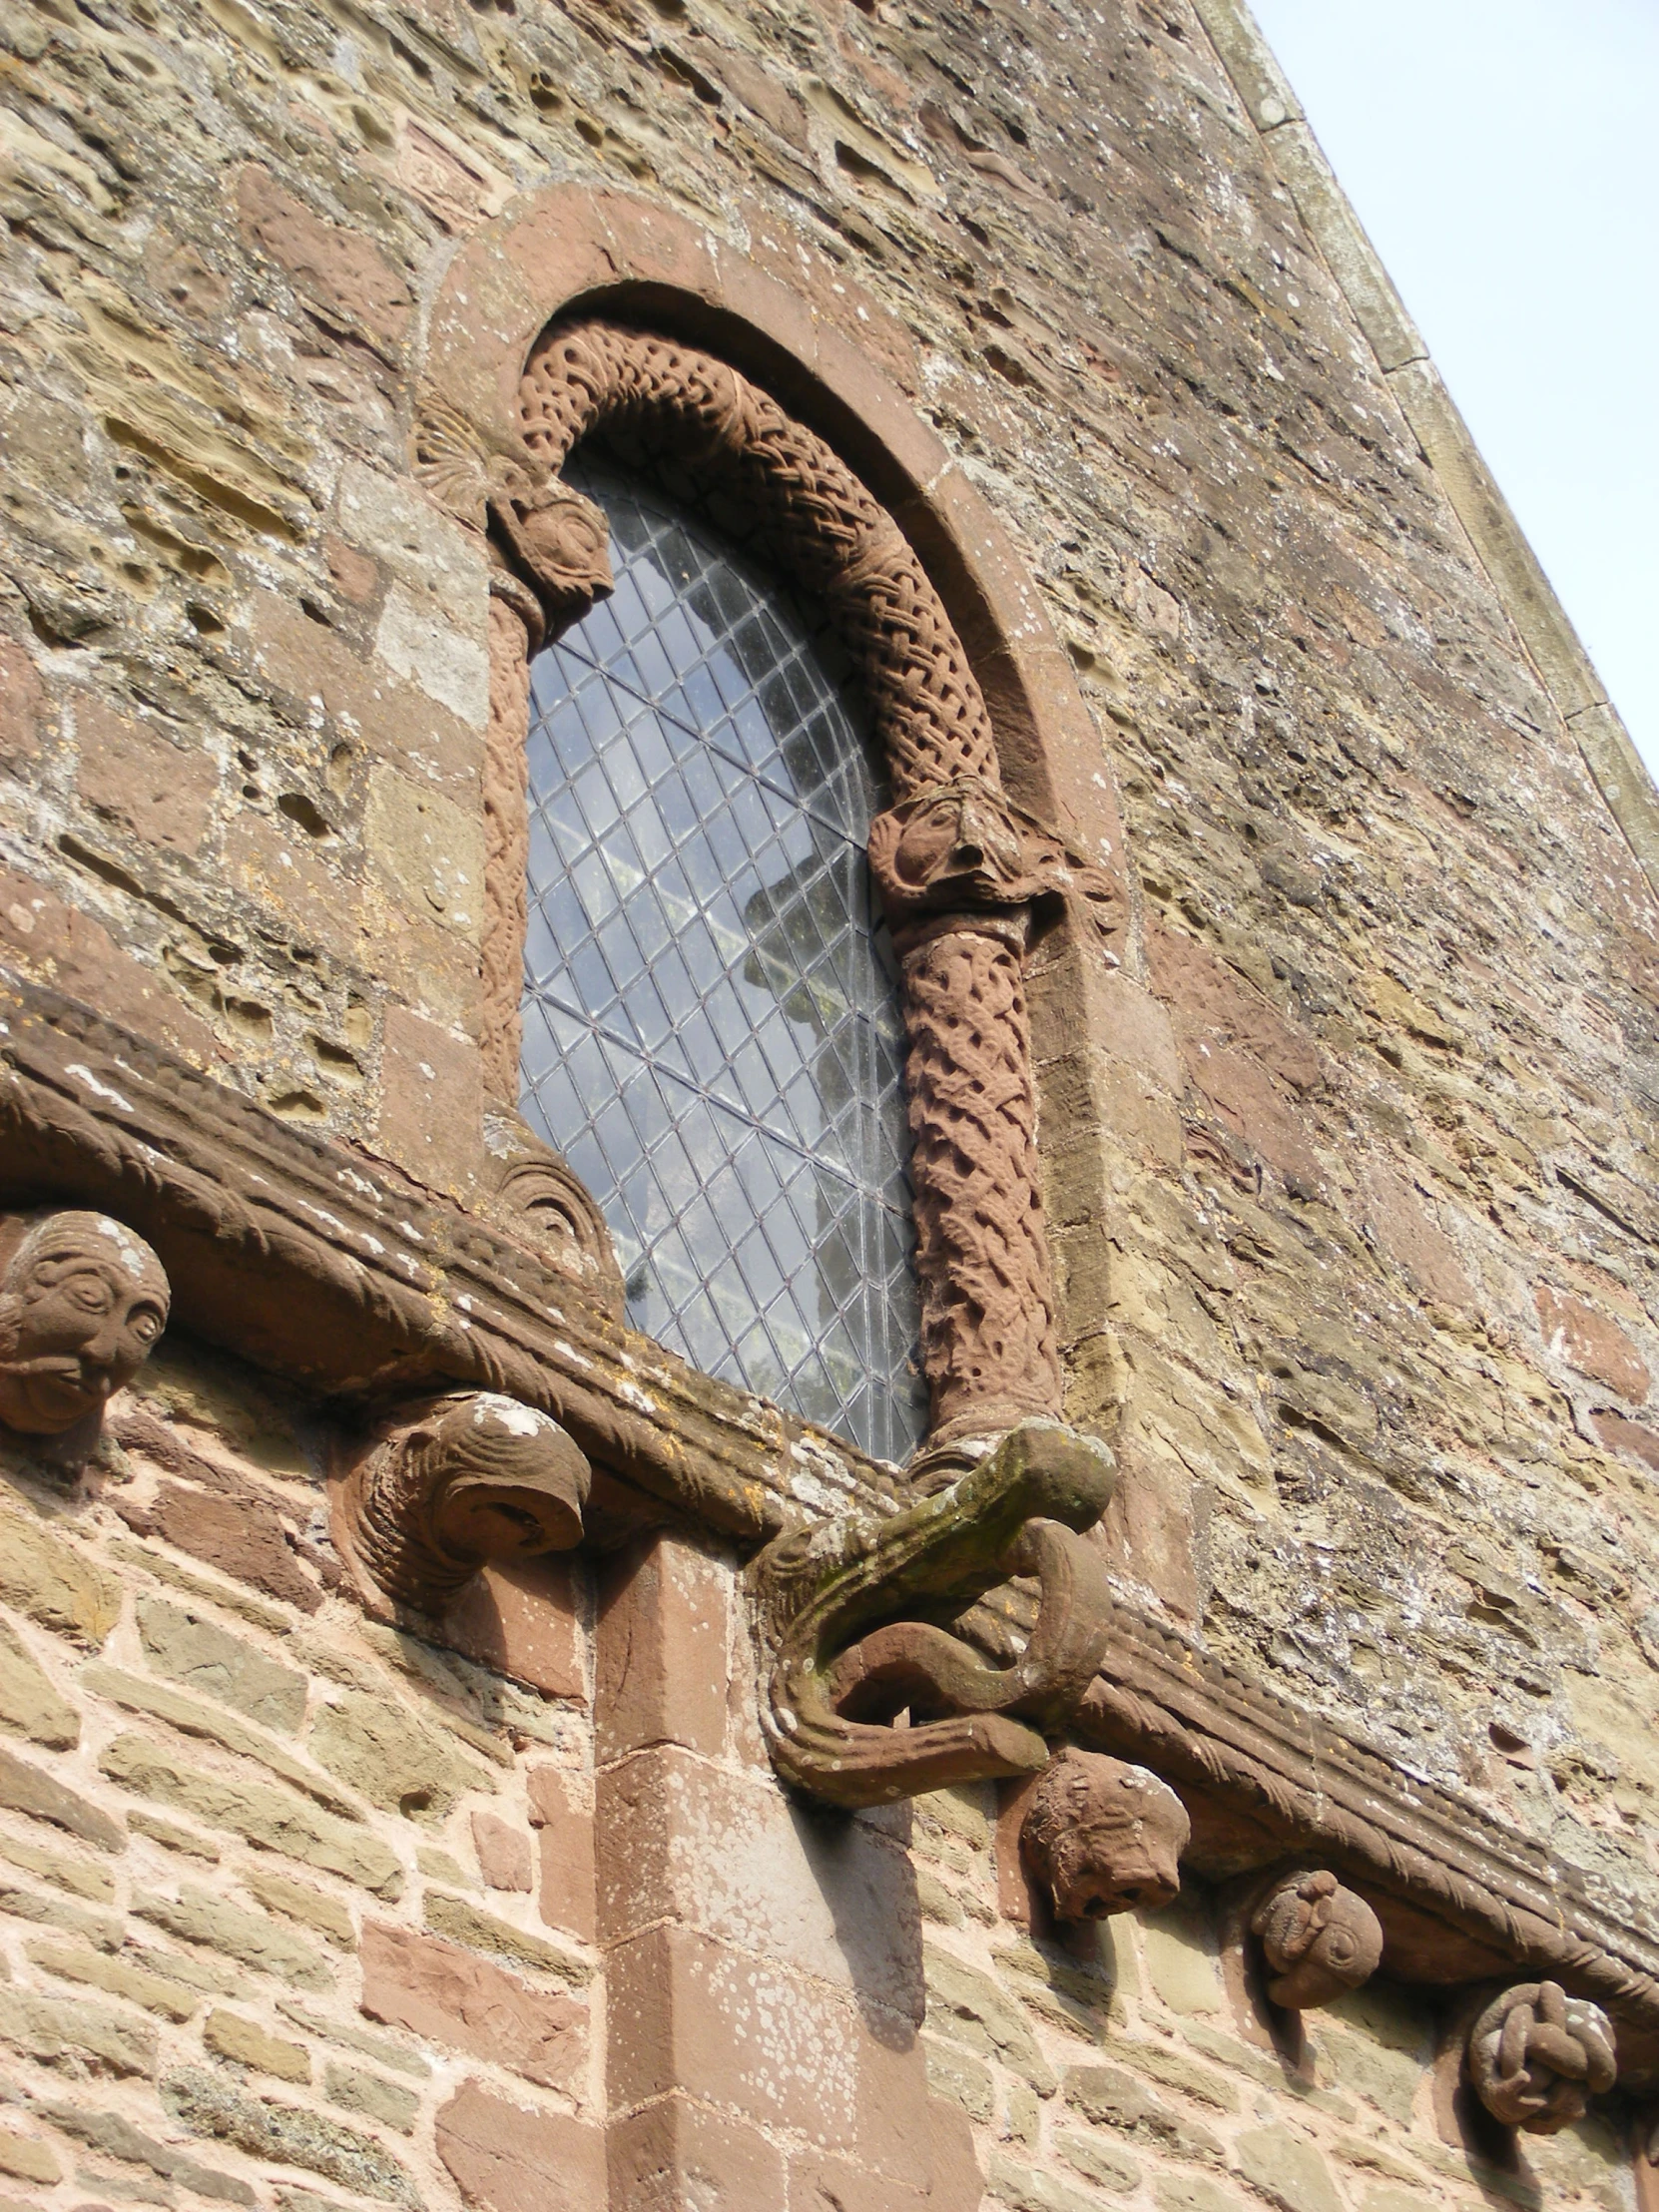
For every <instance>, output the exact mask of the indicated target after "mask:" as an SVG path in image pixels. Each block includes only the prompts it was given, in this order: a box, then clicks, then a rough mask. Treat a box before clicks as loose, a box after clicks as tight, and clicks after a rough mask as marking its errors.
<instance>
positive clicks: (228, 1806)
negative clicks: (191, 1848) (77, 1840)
mask: <svg viewBox="0 0 1659 2212" xmlns="http://www.w3.org/2000/svg"><path fill="white" fill-rule="evenodd" d="M98 1764H99V1766H100V1767H101V1768H102V1770H103V1772H104V1773H105V1774H107V1775H108V1776H109V1778H110V1780H111V1781H112V1782H116V1783H119V1784H120V1785H121V1787H122V1788H123V1789H124V1790H131V1791H132V1792H133V1793H134V1794H135V1795H136V1796H139V1797H148V1798H151V1799H154V1800H155V1801H156V1802H158V1803H160V1804H163V1805H169V1806H172V1807H173V1808H174V1809H175V1810H177V1811H179V1812H182V1813H190V1814H192V1815H193V1816H194V1817H195V1818H196V1819H198V1820H200V1821H203V1822H205V1823H206V1824H207V1825H208V1826H209V1827H210V1828H223V1829H229V1830H231V1831H232V1832H233V1833H234V1834H237V1835H240V1836H243V1837H246V1838H247V1840H248V1842H249V1843H251V1844H258V1845H261V1846H262V1847H263V1848H264V1849H265V1850H267V1851H277V1852H280V1853H281V1854H282V1856H283V1857H284V1858H287V1859H297V1860H299V1861H300V1862H301V1863H302V1864H304V1865H307V1866H312V1867H319V1868H321V1869H322V1870H323V1872H324V1873H327V1874H337V1875H341V1876H343V1877H344V1879H345V1880H346V1881H347V1882H355V1883H358V1884H360V1885H361V1886H362V1888H364V1889H365V1890H372V1891H374V1892H375V1893H376V1895H377V1896H380V1897H395V1896H396V1895H397V1893H398V1891H399V1890H400V1889H401V1887H402V1882H403V1870H402V1866H401V1864H400V1862H399V1860H398V1859H397V1856H396V1854H395V1853H394V1852H392V1851H390V1850H388V1849H387V1847H386V1846H385V1845H384V1844H383V1843H381V1842H380V1840H379V1838H378V1837H376V1836H370V1835H367V1834H365V1833H364V1831H363V1830H362V1829H360V1828H357V1829H353V1828H352V1827H351V1826H349V1825H348V1824H347V1823H346V1822H344V1821H340V1820H334V1819H332V1818H331V1817H330V1816H329V1815H328V1814H326V1813H320V1812H316V1813H313V1812H312V1811H311V1810H310V1808H309V1807H308V1806H305V1805H302V1804H301V1803H300V1802H299V1801H298V1800H297V1799H296V1798H291V1797H289V1796H288V1795H287V1794H286V1793H285V1792H283V1791H279V1790H272V1789H266V1788H263V1787H262V1786H260V1785H259V1784H257V1783H249V1784H243V1785H237V1784H232V1783H228V1782H224V1781H221V1780H220V1779H219V1777H218V1776H216V1775H206V1774H199V1773H197V1772H196V1771H195V1770H194V1769H193V1768H191V1767H189V1766H186V1765H185V1764H184V1763H183V1762H182V1761H180V1760H178V1759H176V1758H175V1757H174V1756H173V1755H172V1754H171V1753H170V1752H166V1751H163V1750H162V1748H161V1747H160V1745H158V1744H153V1743H151V1742H150V1741H149V1739H148V1738H147V1737H143V1736H118V1737H117V1738H116V1740H115V1742H114V1743H113V1744H110V1745H109V1746H108V1747H107V1748H106V1749H105V1751H104V1752H103V1753H102V1754H101V1755H100V1758H99V1762H98ZM0 1775H3V1767H0ZM110 1825H111V1826H112V1827H113V1825H114V1824H113V1823H111V1824H110ZM93 1840H94V1841H96V1839H93ZM108 1848H110V1849H115V1848H117V1847H115V1846H113V1845H112V1846H110V1847H108Z"/></svg>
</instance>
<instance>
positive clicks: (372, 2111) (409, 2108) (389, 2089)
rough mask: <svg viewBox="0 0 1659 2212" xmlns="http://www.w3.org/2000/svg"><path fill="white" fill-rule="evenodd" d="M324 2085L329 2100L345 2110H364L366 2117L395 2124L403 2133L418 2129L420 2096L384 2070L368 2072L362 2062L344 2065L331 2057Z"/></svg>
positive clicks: (391, 2124)
mask: <svg viewBox="0 0 1659 2212" xmlns="http://www.w3.org/2000/svg"><path fill="white" fill-rule="evenodd" d="M323 2088H324V2089H325V2091H326V2092H327V2097H328V2101H329V2103H330V2104H337V2105H338V2106H339V2108H340V2110H341V2111H342V2112H360V2113H361V2114H362V2116H363V2118H364V2119H366V2120H378V2121H380V2122H381V2124H382V2125H383V2126H385V2127H394V2128H396V2130H397V2132H398V2133H399V2134H400V2135H408V2134H410V2133H412V2131H413V2129H414V2123H415V2118H416V2116H417V2114H418V2113H419V2111H420V2099H419V2097H418V2096H416V2094H415V2092H414V2091H413V2090H412V2089H406V2088H404V2087H403V2086H402V2084H401V2083H400V2082H396V2081H387V2080H386V2079H385V2078H384V2076H383V2075H380V2074H371V2073H365V2072H364V2071H363V2069H362V2068H361V2067H360V2066H342V2065H340V2064H339V2063H338V2062H337V2061H330V2063H329V2065H328V2068H327V2070H326V2072H325V2073H324V2075H323Z"/></svg>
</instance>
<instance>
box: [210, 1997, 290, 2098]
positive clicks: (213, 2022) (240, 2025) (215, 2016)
mask: <svg viewBox="0 0 1659 2212" xmlns="http://www.w3.org/2000/svg"><path fill="white" fill-rule="evenodd" d="M202 2040H203V2042H204V2043H206V2044H207V2046H208V2048H209V2050H214V2051H218V2053H219V2055H220V2056H221V2057H222V2058H234V2059H235V2060H236V2061H237V2063H238V2064H239V2065H243V2066H251V2067H252V2068H253V2069H254V2071H255V2072H256V2073H265V2074H273V2075H275V2076H276V2078H277V2080H278V2081H309V2080H310V2078H311V2060H310V2053H309V2052H308V2051H307V2050H306V2048H305V2046H304V2044H303V2043H290V2042H287V2041H285V2040H284V2039H283V2038H282V2037H281V2036H279V2035H270V2034H268V2033H267V2032H266V2030H265V2029H264V2028H263V2027H261V2025H260V2024H259V2022H258V2021H257V2020H247V2019H244V2018H243V2016H242V2014H241V2013H240V2012H210V2013H209V2014H208V2017H207V2020H206V2022H205V2024H204V2026H203V2029H202Z"/></svg>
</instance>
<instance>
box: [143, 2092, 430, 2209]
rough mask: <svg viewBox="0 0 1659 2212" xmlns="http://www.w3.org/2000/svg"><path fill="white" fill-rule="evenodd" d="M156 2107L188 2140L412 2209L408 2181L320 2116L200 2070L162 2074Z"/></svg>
mask: <svg viewBox="0 0 1659 2212" xmlns="http://www.w3.org/2000/svg"><path fill="white" fill-rule="evenodd" d="M162 2102H163V2104H164V2105H165V2106H166V2107H167V2109H168V2111H170V2112H171V2113H172V2114H173V2116H174V2118H175V2119H176V2120H178V2121H180V2122H181V2123H182V2124H183V2125H184V2126H185V2127H188V2128H190V2129H191V2130H192V2131H193V2132H194V2133H195V2134H198V2135H213V2136H217V2137H218V2138H219V2139H220V2140H221V2141H223V2142H227V2143H233V2144H235V2146H236V2147H237V2149H238V2150H243V2151H246V2152H247V2153H248V2155H249V2157H250V2158H270V2159H274V2160H276V2162H277V2164H278V2165H282V2166H303V2167H304V2168H305V2169H306V2171H307V2172H309V2173H317V2174H322V2175H323V2176H324V2177H325V2178H326V2179H327V2180H329V2181H334V2182H338V2184H339V2185H340V2187H341V2188H342V2189H349V2190H354V2191H356V2192H358V2193H359V2194H360V2195H362V2196H365V2197H372V2198H374V2199H375V2201H376V2202H377V2203H380V2204H400V2205H408V2206H410V2207H415V2206H418V2205H419V2202H420V2197H419V2193H418V2192H417V2190H416V2188H415V2185H414V2183H413V2181H412V2180H411V2179H410V2177H409V2174H408V2173H407V2171H406V2170H405V2169H404V2167H402V2166H401V2165H399V2163H398V2162H397V2160H396V2159H395V2158H393V2157H392V2155H391V2154H390V2152H389V2151H387V2150H385V2149H383V2148H382V2146H381V2145H380V2144H379V2143H377V2142H375V2140H374V2138H373V2137H372V2136H370V2135H359V2134H357V2133H356V2132H355V2130H354V2129H351V2128H347V2127H341V2126H340V2125H339V2124H338V2123H337V2121H334V2120H329V2119H325V2118H323V2116H322V2115H321V2114H320V2113H317V2112H306V2111H302V2110H300V2109H299V2108H298V2107H297V2106H295V2105H291V2104H278V2103H277V2101H276V2100H275V2099H274V2098H271V2097H258V2096H249V2095H247V2094H245V2093H244V2092H243V2091H242V2090H240V2089H237V2088H235V2087H234V2086H233V2085H232V2084H231V2083H230V2082H229V2081H227V2080H226V2079H225V2078H224V2077H223V2075H219V2074H214V2073H210V2072H208V2071H207V2070H206V2068H204V2067H200V2066H186V2067H184V2068H182V2069H181V2070H180V2071H179V2072H178V2073H175V2074H171V2075H169V2076H168V2078H167V2079H166V2080H165V2081H164V2082H163V2083H162Z"/></svg>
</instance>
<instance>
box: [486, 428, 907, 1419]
mask: <svg viewBox="0 0 1659 2212" xmlns="http://www.w3.org/2000/svg"><path fill="white" fill-rule="evenodd" d="M566 473H567V476H568V477H569V478H570V480H572V481H573V482H575V483H576V484H578V485H579V486H580V488H581V489H582V490H584V491H585V492H587V493H588V495H589V496H590V497H592V498H594V499H595V500H597V501H598V502H599V504H600V505H601V506H602V507H603V508H604V509H605V511H606V513H607V514H608V516H609V519H610V525H611V536H612V545H611V553H612V563H613V569H614V573H615V576H616V591H615V594H614V596H613V597H611V598H610V599H608V600H604V601H601V602H599V603H598V604H597V605H595V606H594V607H593V608H591V609H590V611H589V612H588V613H587V614H586V615H585V616H584V617H583V619H582V620H581V621H580V622H579V623H577V624H576V625H575V626H574V627H573V628H571V629H568V630H566V631H565V632H564V634H563V635H562V636H561V637H560V638H559V639H558V641H557V642H556V643H555V644H553V645H551V646H550V647H548V648H547V649H546V650H545V651H544V652H543V653H541V654H540V655H539V656H538V657H537V659H536V661H535V663H534V667H533V671H532V697H531V714H530V736H529V781H530V791H529V803H530V859H529V878H530V913H529V926H528V931H527V936H526V946H525V999H524V1007H523V1038H524V1042H523V1059H522V1081H523V1094H524V1111H525V1114H526V1116H527V1117H528V1118H529V1119H530V1120H531V1122H532V1123H533V1124H535V1125H537V1126H538V1127H539V1128H541V1129H542V1130H543V1131H545V1133H546V1134H547V1136H548V1137H549V1139H550V1140H551V1141H552V1142H553V1143H554V1144H555V1145H557V1146H558V1147H560V1148H561V1149H562V1150H563V1151H564V1152H565V1154H566V1155H567V1157H568V1158H569V1160H570V1162H571V1165H572V1167H573V1168H574V1169H575V1171H576V1172H577V1173H578V1174H579V1175H580V1176H581V1177H582V1179H583V1181H584V1182H585V1183H586V1185H587V1187H588V1188H589V1189H590V1190H591V1191H592V1193H593V1194H594V1197H595V1198H596V1199H597V1200H598V1202H599V1204H600V1205H601V1207H602V1209H603V1210H604V1213H605V1215H606V1218H607V1220H608V1222H609V1223H610V1226H611V1229H612V1232H613V1234H614V1236H615V1238H616V1240H617V1244H618V1248H619V1256H620V1258H621V1261H622V1265H623V1269H624V1273H625V1276H626V1279H627V1289H628V1311H629V1319H630V1321H631V1322H632V1323H633V1324H634V1326H636V1327H637V1328H640V1329H642V1330H645V1331H647V1332H649V1333H650V1334H651V1335H652V1336H654V1337H656V1338H657V1339H658V1340H659V1341H660V1342H662V1343H665V1344H668V1345H670V1346H672V1347H674V1349H676V1350H678V1351H681V1352H683V1353H684V1354H685V1355H686V1357H687V1358H688V1359H690V1360H691V1361H692V1362H694V1364H695V1365H697V1366H698V1367H700V1368H702V1369H703V1370H704V1371H705V1372H707V1373H709V1374H712V1375H720V1376H724V1377H726V1378H728V1379H730V1380H732V1381H736V1382H739V1383H743V1384H744V1385H746V1386H747V1387H749V1388H752V1389H755V1390H758V1391H761V1392H763V1393H765V1394H767V1395H769V1396H773V1397H776V1398H778V1399H779V1400H780V1401H781V1402H784V1403H786V1404H788V1405H790V1406H792V1407H793V1408H794V1409H795V1410H797V1411H799V1412H801V1413H804V1414H805V1415H807V1416H808V1417H809V1418H811V1419H814V1420H818V1421H821V1422H823V1423H824V1424H825V1425H826V1426H828V1427H830V1428H833V1429H835V1430H837V1431H839V1432H841V1433H843V1434H845V1435H847V1436H849V1437H851V1438H852V1439H853V1440H854V1441H855V1442H857V1443H858V1444H860V1445H861V1446H862V1447H863V1448H864V1449H865V1450H868V1451H871V1452H874V1453H876V1454H877V1455H879V1456H881V1457H885V1458H895V1459H897V1458H902V1457H904V1456H905V1455H906V1454H907V1453H908V1452H909V1451H910V1450H911V1449H912V1448H913V1447H914V1446H915V1444H916V1443H917V1442H918V1441H919V1439H920V1437H921V1434H922V1432H923V1429H924V1426H925V1417H926V1393H925V1386H924V1383H923V1381H922V1378H921V1375H920V1372H919V1362H918V1359H917V1355H916V1336H917V1327H918V1317H917V1299H916V1288H915V1281H914V1275H913V1270H912V1266H911V1250H912V1242H913V1239H912V1231H911V1224H910V1196H909V1187H908V1182H907V1178H906V1174H905V1154H906V1149H907V1143H906V1137H905V1129H904V1097H903V1087H902V1059H903V1049H904V1038H903V1029H902V1024H901V1021H900V1017H899V1008H898V990H897V976H896V969H895V966H894V961H893V955H892V951H891V946H890V943H889V941H888V938H887V933H886V930H885V927H884V925H883V924H882V923H881V922H880V920H879V918H878V914H877V911H876V909H875V907H874V905H873V903H872V893H871V888H870V882H869V870H868V863H867V859H866V856H865V840H866V838H867V836H868V832H869V827H870V822H871V819H872V817H873V816H874V814H875V812H876V811H877V809H878V808H879V807H880V805H881V804H882V801H883V798H884V793H883V792H882V790H881V788H880V786H879V784H878V782H877V778H876V775H875V772H874V770H873V768H872V765H871V748H870V744H869V740H868V736H867V733H866V730H865V728H864V727H863V718H862V714H861V702H860V701H859V697H858V694H857V691H856V687H855V685H854V684H853V682H852V680H851V677H850V673H849V671H848V670H847V668H846V664H845V661H844V657H843V655H842V653H841V651H840V649H839V648H838V646H837V645H836V644H835V642H834V640H833V638H832V636H831V635H830V632H829V631H828V629H827V628H825V627H824V626H823V625H822V624H820V625H814V624H813V623H812V622H811V621H810V620H809V619H808V618H807V616H806V614H805V613H804V611H803V610H802V608H801V607H800V606H799V605H798V604H797V603H796V602H795V601H794V600H792V599H791V598H790V597H788V596H787V595H786V594H785V593H784V592H783V591H781V590H780V589H779V587H778V586H777V585H776V583H774V582H773V581H771V580H770V579H769V578H768V577H766V576H765V575H764V574H763V573H762V572H761V570H760V569H759V568H758V567H756V566H753V565H751V564H750V563H748V562H746V561H745V560H744V559H743V558H742V557H741V556H739V555H737V554H736V553H735V552H734V551H733V550H732V549H730V548H729V547H728V546H726V545H725V544H724V543H723V541H722V540H720V539H719V538H718V537H717V536H716V535H715V534H714V533H713V532H712V531H710V530H709V529H707V528H706V527H705V526H704V525H702V524H701V523H700V522H698V521H695V520H693V519H692V518H691V517H690V516H689V515H687V514H686V513H684V512H682V511H680V510H678V509H677V508H676V507H675V506H674V505H673V504H672V503H671V502H670V501H669V500H667V499H666V498H665V497H663V496H662V495H661V494H660V493H658V492H657V491H655V490H653V489H651V488H649V487H648V486H647V485H645V484H643V483H641V482H639V481H636V480H633V479H625V478H623V477H621V476H620V475H618V474H616V473H615V472H614V471H612V470H610V469H609V468H605V467H601V466H599V465H597V464H595V463H591V462H587V461H585V460H584V459H583V458H582V457H581V456H578V462H577V465H576V467H575V468H573V469H570V470H567V472H566Z"/></svg>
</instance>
